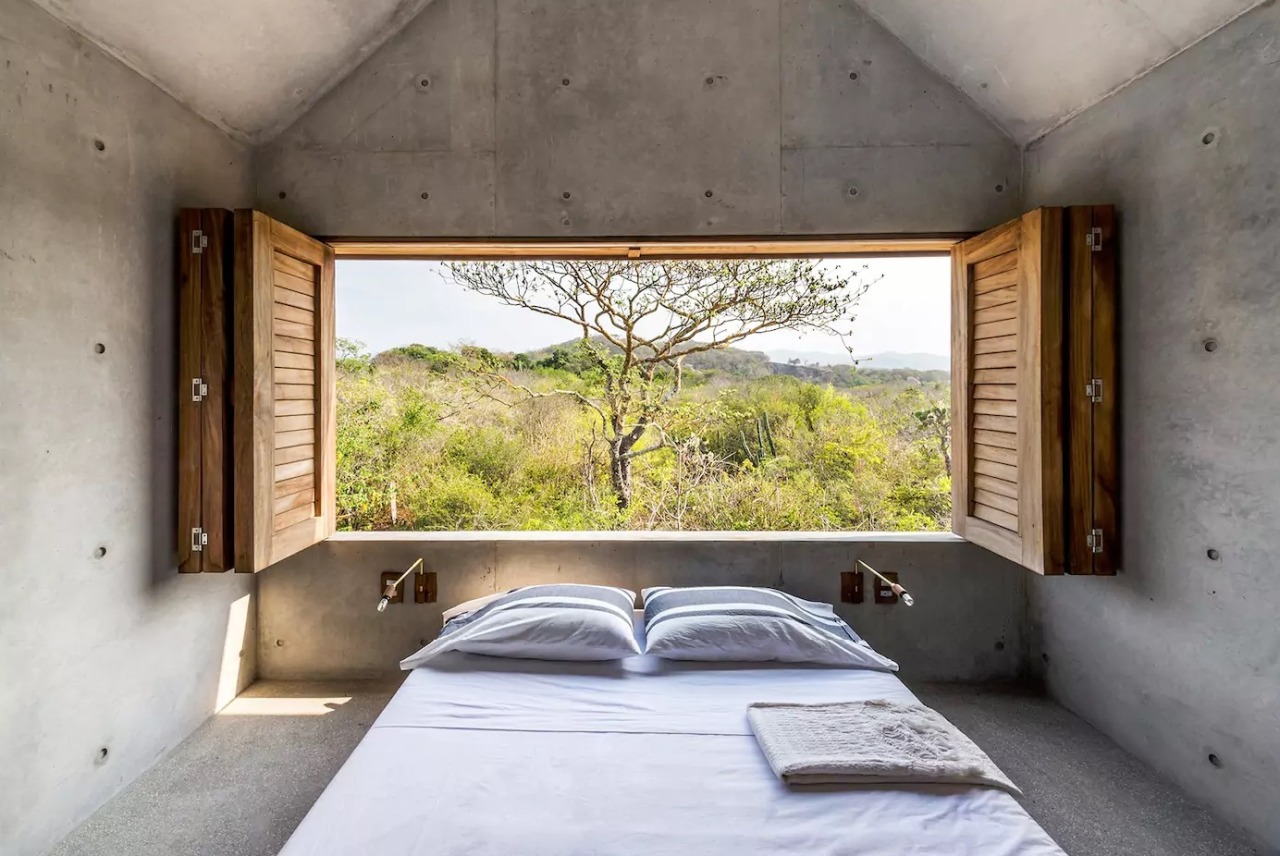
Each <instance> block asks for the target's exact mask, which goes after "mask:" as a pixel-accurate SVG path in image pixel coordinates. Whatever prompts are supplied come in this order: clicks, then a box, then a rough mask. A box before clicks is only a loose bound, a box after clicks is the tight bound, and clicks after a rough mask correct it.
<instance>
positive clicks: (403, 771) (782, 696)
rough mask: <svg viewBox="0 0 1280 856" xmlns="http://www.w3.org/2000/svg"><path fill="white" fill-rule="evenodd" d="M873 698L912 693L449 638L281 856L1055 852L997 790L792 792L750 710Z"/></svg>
mask: <svg viewBox="0 0 1280 856" xmlns="http://www.w3.org/2000/svg"><path fill="white" fill-rule="evenodd" d="M867 698H886V699H890V700H900V701H907V702H909V701H913V700H914V698H915V697H914V696H913V695H912V694H911V692H910V691H909V690H908V689H907V687H906V686H905V685H904V684H903V683H902V682H901V681H900V680H898V678H897V677H896V676H894V675H892V674H889V673H886V672H876V671H867V670H860V669H830V668H818V667H803V666H800V667H797V666H787V665H781V664H714V663H680V662H671V661H666V660H659V659H657V658H654V657H648V656H640V657H632V658H628V659H626V660H622V661H616V662H609V663H563V662H546V661H537V660H513V659H500V658H495V657H484V656H478V655H474V654H463V653H458V652H453V653H449V654H446V655H444V656H442V657H440V658H439V659H438V660H436V661H435V662H433V663H431V664H430V665H429V666H425V667H421V668H417V669H414V670H413V671H412V672H411V673H410V674H409V677H408V678H407V680H406V681H405V683H404V684H403V686H402V687H401V688H400V690H399V691H398V692H397V693H396V695H395V696H394V697H393V698H392V700H391V702H390V703H389V704H388V706H387V708H386V709H385V710H384V711H383V713H382V715H381V716H379V717H378V719H377V721H376V722H375V723H374V724H373V727H372V728H371V729H370V730H369V733H368V734H367V735H366V736H365V738H364V740H363V741H362V742H361V743H360V745H359V746H358V747H357V748H356V750H355V752H354V753H353V754H352V755H351V757H350V758H349V759H348V761H347V763H346V764H345V765H344V766H343V767H342V769H341V770H340V771H339V772H338V774H337V776H335V777H334V779H333V781H332V782H331V783H330V784H329V786H328V788H327V789H326V790H325V791H324V793H323V794H322V795H321V796H320V799H319V800H318V801H317V802H316V804H315V805H314V806H313V807H312V809H311V811H310V812H309V813H308V814H307V816H306V817H305V818H304V819H303V821H302V823H301V825H299V827H298V829H297V830H296V831H295V832H294V834H293V836H292V838H290V840H289V841H288V843H287V845H286V846H285V848H284V850H283V851H282V856H321V854H323V856H357V854H359V856H365V854H377V856H439V855H440V854H502V856H517V855H518V856H524V854H528V855H529V856H543V854H545V855H546V856H553V854H554V856H569V854H608V856H632V854H635V856H639V854H645V856H653V854H679V856H718V854H724V856H730V854H732V856H758V855H759V856H762V854H778V853H804V854H859V856H877V855H878V854H883V856H905V854H913V856H917V855H918V856H922V855H923V854H968V853H973V854H984V856H1003V854H1010V856H1012V854H1019V856H1049V854H1055V856H1062V850H1060V849H1059V848H1058V846H1057V845H1056V844H1055V843H1054V842H1053V841H1052V839H1050V838H1049V836H1048V835H1046V834H1045V832H1044V831H1043V830H1042V829H1041V828H1040V827H1039V826H1038V825H1037V824H1036V822H1035V821H1034V820H1032V819H1031V817H1030V816H1029V815H1028V814H1027V813H1026V812H1025V811H1024V810H1023V809H1022V807H1021V806H1020V805H1018V803H1017V801H1016V800H1015V799H1014V798H1013V797H1012V796H1010V795H1009V794H1007V793H1005V792H1003V791H1000V790H996V789H994V788H979V787H966V786H948V785H916V786H910V787H907V786H877V787H874V788H872V787H861V788H859V787H849V786H821V787H810V788H804V789H789V788H788V787H787V786H785V785H783V784H782V783H781V782H780V781H779V780H778V779H777V777H776V776H775V775H774V774H773V772H772V771H771V770H770V768H769V766H768V764H767V763H766V761H765V759H764V757H763V756H762V754H761V752H760V749H759V747H758V746H757V744H756V741H755V738H754V737H753V736H752V734H751V730H750V728H749V726H748V724H747V719H746V707H747V705H748V704H749V703H750V702H757V701H792V702H822V701H853V700H859V699H867Z"/></svg>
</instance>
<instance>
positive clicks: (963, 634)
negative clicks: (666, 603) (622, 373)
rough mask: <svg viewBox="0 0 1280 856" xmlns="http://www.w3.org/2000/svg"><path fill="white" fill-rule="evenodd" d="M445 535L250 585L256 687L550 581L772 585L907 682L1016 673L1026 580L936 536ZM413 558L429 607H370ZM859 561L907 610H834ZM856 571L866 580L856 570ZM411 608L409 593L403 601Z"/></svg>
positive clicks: (284, 571) (279, 573)
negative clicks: (843, 629)
mask: <svg viewBox="0 0 1280 856" xmlns="http://www.w3.org/2000/svg"><path fill="white" fill-rule="evenodd" d="M479 537H480V536H469V535H468V536H461V535H459V536H453V537H450V536H449V535H448V534H444V535H438V534H437V535H434V537H433V535H432V534H421V535H419V534H413V533H396V534H394V535H387V534H385V533H377V534H372V533H371V534H369V535H339V536H338V538H337V539H334V540H331V541H329V542H327V543H325V544H321V545H319V546H318V547H315V548H312V549H310V550H308V551H306V552H304V553H300V554H298V555H297V556H294V557H293V558H291V559H288V560H287V561H285V562H283V563H282V564H280V565H278V566H276V567H273V568H270V569H268V570H267V571H264V572H263V573H262V575H261V576H260V577H259V585H260V589H259V591H260V598H261V600H260V603H259V610H258V618H259V622H260V624H259V626H260V628H261V633H260V636H259V650H258V667H259V670H260V673H261V675H262V676H263V677H264V678H334V677H353V676H358V677H369V676H373V675H377V674H382V673H386V672H388V671H394V670H395V669H396V668H397V663H398V661H399V660H400V659H401V658H402V657H405V656H407V655H409V654H412V653H413V652H414V651H416V650H417V649H418V648H420V647H422V645H424V644H426V642H428V641H430V640H431V639H433V638H435V635H436V633H437V632H439V630H440V614H441V612H442V611H443V610H445V609H447V608H449V607H451V606H454V605H455V604H458V603H460V602H462V601H464V600H468V599H470V598H473V597H479V596H481V595H483V594H490V593H492V592H494V591H505V590H507V589H510V588H514V587H516V586H521V585H530V584H534V583H541V582H554V581H557V580H564V581H574V582H590V583H598V584H603V585H618V586H624V587H626V588H630V589H631V590H633V591H639V590H640V589H641V588H643V587H645V586H652V585H719V584H734V583H737V584H743V585H763V586H773V587H777V588H781V589H783V590H784V591H789V592H792V593H793V594H796V595H799V596H800V597H806V598H811V599H814V600H823V601H827V602H831V603H836V604H837V609H838V611H839V612H840V614H841V615H843V616H844V618H845V619H846V620H848V621H849V622H850V624H852V625H853V627H854V628H855V629H857V631H858V632H859V633H860V634H862V635H863V636H864V637H865V638H866V639H867V640H868V641H869V642H871V643H872V644H873V645H874V646H875V647H876V649H877V650H878V651H881V652H882V653H884V654H885V655H887V656H889V657H892V658H894V659H895V660H897V661H898V663H899V665H900V666H901V667H902V677H903V678H904V679H906V680H908V681H924V680H988V679H1003V678H1012V677H1016V676H1017V675H1019V673H1020V671H1021V669H1022V666H1023V664H1024V663H1025V660H1026V640H1027V634H1026V579H1027V574H1026V572H1025V571H1023V570H1022V569H1020V568H1017V567H1015V566H1013V565H1011V564H1009V563H1008V562H1006V561H1004V560H1003V559H1000V558H998V557H996V556H993V555H992V554H990V553H988V552H986V551H984V550H981V549H979V548H977V547H974V546H972V545H970V544H966V543H964V542H962V541H960V540H959V539H956V538H953V537H952V536H949V535H938V536H882V537H875V536H867V537H866V538H865V539H857V538H850V537H848V536H845V537H844V538H841V539H836V538H824V537H818V538H815V539H813V540H809V541H802V540H800V539H799V538H797V537H796V536H790V540H788V536H785V535H784V536H765V537H766V538H767V540H755V539H754V537H753V536H739V537H737V538H734V539H733V540H716V539H714V538H709V537H707V536H705V535H701V534H699V533H685V534H684V535H679V534H674V533H654V534H652V535H650V536H647V537H645V538H643V539H642V540H636V539H635V537H634V534H633V533H618V534H617V535H616V536H611V535H609V534H607V533H606V534H604V535H603V536H602V535H601V534H600V533H594V534H591V533H586V534H582V535H575V534H573V533H566V534H558V535H548V536H546V537H545V538H539V539H538V540H530V538H529V537H528V534H527V533H510V534H509V537H503V536H502V535H501V534H497V533H495V535H494V537H495V538H496V539H497V540H491V541H484V540H478V538H479ZM419 557H422V558H423V559H425V560H426V564H427V566H428V567H429V568H430V569H431V570H434V571H435V572H436V573H437V575H438V584H439V601H438V602H437V603H435V604H424V605H418V604H414V603H412V602H407V603H404V604H397V605H392V606H389V607H387V611H386V612H384V613H382V614H379V613H378V612H377V611H376V609H375V607H376V605H377V602H378V597H379V594H380V590H381V586H380V576H381V573H382V572H383V571H390V570H396V571H402V570H403V569H405V568H407V567H408V566H409V565H410V564H411V563H412V562H413V561H414V560H415V559H417V558H419ZM857 559H862V560H863V561H866V562H867V563H868V564H870V565H871V566H872V567H875V568H877V569H879V570H895V571H898V572H899V573H900V575H901V577H900V579H901V581H902V584H903V585H904V586H906V587H907V589H908V590H909V591H910V592H911V593H912V594H913V595H914V596H915V599H916V605H915V606H914V607H907V606H904V605H902V604H896V605H892V606H887V605H879V606H877V605H876V604H875V603H873V602H872V597H871V590H870V588H869V586H870V579H869V576H870V575H865V576H866V577H868V579H867V585H868V590H867V593H866V601H865V602H864V603H862V604H859V605H846V604H839V600H840V572H841V571H846V570H852V569H853V567H854V562H855V560H857ZM864 573H865V572H864ZM408 599H409V600H410V601H412V590H411V589H410V591H409V598H408Z"/></svg>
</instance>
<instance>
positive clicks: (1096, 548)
mask: <svg viewBox="0 0 1280 856" xmlns="http://www.w3.org/2000/svg"><path fill="white" fill-rule="evenodd" d="M1085 544H1087V545H1088V546H1089V549H1090V550H1092V551H1093V552H1095V553H1101V552H1102V530H1101V529H1090V530H1089V537H1087V538H1085Z"/></svg>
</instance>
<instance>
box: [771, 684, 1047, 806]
mask: <svg viewBox="0 0 1280 856" xmlns="http://www.w3.org/2000/svg"><path fill="white" fill-rule="evenodd" d="M747 719H748V720H750V722H751V730H752V731H753V732H755V735H756V741H757V742H758V743H759V744H760V748H761V749H762V750H763V751H764V754H765V757H766V758H768V760H769V766H770V767H772V768H773V771H774V772H775V773H777V774H778V776H779V777H780V778H781V779H782V780H783V781H784V782H786V783H787V784H789V785H819V784H855V785H862V784H969V785H988V786H990V787H994V788H1003V789H1004V790H1006V791H1008V792H1009V793H1011V794H1014V795H1020V794H1021V793H1022V792H1021V791H1019V790H1018V788H1017V786H1015V785H1014V784H1013V782H1011V781H1009V778H1008V777H1007V776H1006V775H1005V774H1004V773H1002V772H1001V771H1000V768H999V767H997V766H996V765H995V764H994V763H993V762H992V760H991V759H990V758H988V757H987V755H986V753H985V752H983V751H982V750H981V749H979V748H978V747H977V745H976V744H975V743H974V742H973V741H972V740H970V739H969V738H968V737H965V736H964V735H963V734H961V733H960V730H959V729H958V728H956V727H955V726H954V725H952V724H951V723H950V722H948V721H947V720H946V719H945V718H944V717H943V716H942V714H940V713H938V712H937V711H936V710H933V709H931V708H928V707H925V706H924V705H922V704H902V703H899V702H892V701H885V700H883V699H873V700H870V701H851V702H835V703H830V704H784V703H777V702H760V703H757V704H752V705H750V706H749V707H748V708H747Z"/></svg>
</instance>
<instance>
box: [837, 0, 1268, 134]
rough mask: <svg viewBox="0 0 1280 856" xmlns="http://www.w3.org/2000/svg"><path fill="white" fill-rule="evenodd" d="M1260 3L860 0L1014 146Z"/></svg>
mask: <svg viewBox="0 0 1280 856" xmlns="http://www.w3.org/2000/svg"><path fill="white" fill-rule="evenodd" d="M1261 2H1265V0H858V5H860V6H862V7H863V9H865V10H866V11H867V13H868V14H870V15H871V16H872V17H873V18H875V19H877V20H878V21H879V22H880V23H881V24H883V25H884V26H885V28H887V29H888V30H889V31H890V32H892V33H893V34H894V35H895V36H897V37H898V38H899V39H901V40H902V42H903V43H904V44H906V46H907V47H909V48H910V49H911V50H912V51H913V52H914V53H915V54H916V55H917V56H919V57H920V58H921V59H922V60H923V61H924V62H925V64H927V65H929V66H932V67H933V69H934V70H935V71H937V72H938V73H940V74H941V75H942V76H943V77H945V78H946V79H947V80H949V81H950V82H951V83H952V84H954V85H955V86H957V87H959V88H960V89H961V90H963V91H964V92H965V93H966V94H967V95H968V96H969V97H970V98H972V99H973V100H974V101H975V102H976V103H977V105H978V106H979V107H980V108H981V109H982V110H983V111H985V112H986V113H987V115H989V116H990V117H991V118H992V119H994V120H995V121H996V122H997V123H998V124H999V125H1000V126H1001V127H1003V128H1004V129H1005V130H1006V131H1007V132H1008V133H1009V135H1010V136H1011V137H1013V139H1014V140H1016V141H1017V142H1019V143H1027V142H1030V141H1032V140H1034V139H1036V138H1037V137H1039V136H1041V135H1043V134H1044V133H1045V132H1047V131H1049V130H1051V129H1052V128H1054V127H1055V126H1057V125H1059V124H1061V123H1062V122H1063V121H1065V120H1066V119H1068V118H1070V117H1071V116H1073V115H1075V114H1076V113H1079V112H1080V111H1081V110H1084V109H1086V108H1088V107H1091V106H1093V105H1094V104H1096V103H1097V102H1098V101H1100V100H1102V99H1103V98H1104V97H1106V96H1107V95H1108V94H1109V93H1111V92H1112V91H1114V90H1116V89H1118V88H1119V87H1121V86H1123V85H1124V84H1126V83H1128V82H1130V81H1131V80H1133V79H1134V78H1136V77H1139V76H1141V75H1143V74H1145V73H1146V72H1148V71H1150V70H1151V69H1153V68H1155V67H1156V66H1157V65H1159V64H1160V63H1162V62H1164V61H1165V60H1167V59H1169V58H1170V57H1172V56H1173V55H1174V54H1177V53H1179V52H1180V51H1182V50H1183V49H1185V48H1187V47H1190V46H1191V45H1192V44H1194V43H1195V42H1197V41H1199V40H1200V39H1202V38H1204V37H1205V36H1207V35H1209V34H1210V33H1212V32H1214V31H1216V30H1217V29H1219V28H1220V27H1222V26H1223V25H1225V24H1227V23H1228V22H1230V21H1232V20H1234V19H1235V18H1236V17H1238V16H1239V15H1241V14H1243V13H1244V12H1246V11H1248V10H1249V9H1251V8H1253V7H1254V6H1258V5H1261Z"/></svg>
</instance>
